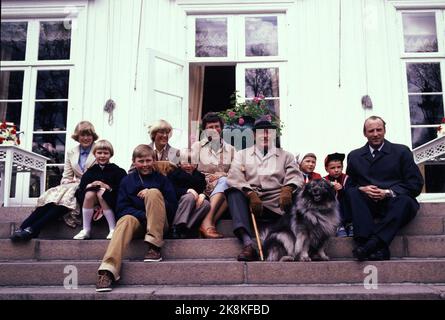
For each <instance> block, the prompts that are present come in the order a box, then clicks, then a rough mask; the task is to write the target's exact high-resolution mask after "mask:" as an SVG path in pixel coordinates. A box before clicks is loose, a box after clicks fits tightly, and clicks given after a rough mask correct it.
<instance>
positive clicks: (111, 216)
mask: <svg viewBox="0 0 445 320" xmlns="http://www.w3.org/2000/svg"><path fill="white" fill-rule="evenodd" d="M104 216H105V218H106V219H107V222H108V228H109V229H110V231H113V230H114V228H115V227H116V219H115V218H114V212H113V210H111V209H107V210H104Z"/></svg>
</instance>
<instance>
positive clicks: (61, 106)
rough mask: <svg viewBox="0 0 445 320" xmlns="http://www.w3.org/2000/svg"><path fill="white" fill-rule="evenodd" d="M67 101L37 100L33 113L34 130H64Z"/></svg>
mask: <svg viewBox="0 0 445 320" xmlns="http://www.w3.org/2000/svg"><path fill="white" fill-rule="evenodd" d="M67 104H68V103H67V102H37V103H36V109H35V113H34V130H35V131H39V130H41V131H65V130H66V115H67Z"/></svg>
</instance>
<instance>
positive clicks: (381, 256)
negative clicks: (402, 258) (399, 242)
mask: <svg viewBox="0 0 445 320" xmlns="http://www.w3.org/2000/svg"><path fill="white" fill-rule="evenodd" d="M368 259H369V260H370V261H383V260H390V259H391V252H390V251H389V248H388V247H384V248H380V249H378V250H376V251H375V252H373V253H371V254H370V255H369V257H368Z"/></svg>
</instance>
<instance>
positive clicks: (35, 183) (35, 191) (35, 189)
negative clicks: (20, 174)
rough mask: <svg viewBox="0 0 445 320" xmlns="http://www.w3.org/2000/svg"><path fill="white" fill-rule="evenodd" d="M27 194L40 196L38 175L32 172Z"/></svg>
mask: <svg viewBox="0 0 445 320" xmlns="http://www.w3.org/2000/svg"><path fill="white" fill-rule="evenodd" d="M28 196H29V197H30V198H38V197H39V196H40V177H39V176H38V175H35V174H32V172H31V177H30V178H29V190H28Z"/></svg>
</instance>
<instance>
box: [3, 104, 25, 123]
mask: <svg viewBox="0 0 445 320" xmlns="http://www.w3.org/2000/svg"><path fill="white" fill-rule="evenodd" d="M21 116H22V103H21V102H0V121H7V122H13V123H14V124H15V125H16V126H17V130H20V117H21Z"/></svg>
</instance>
